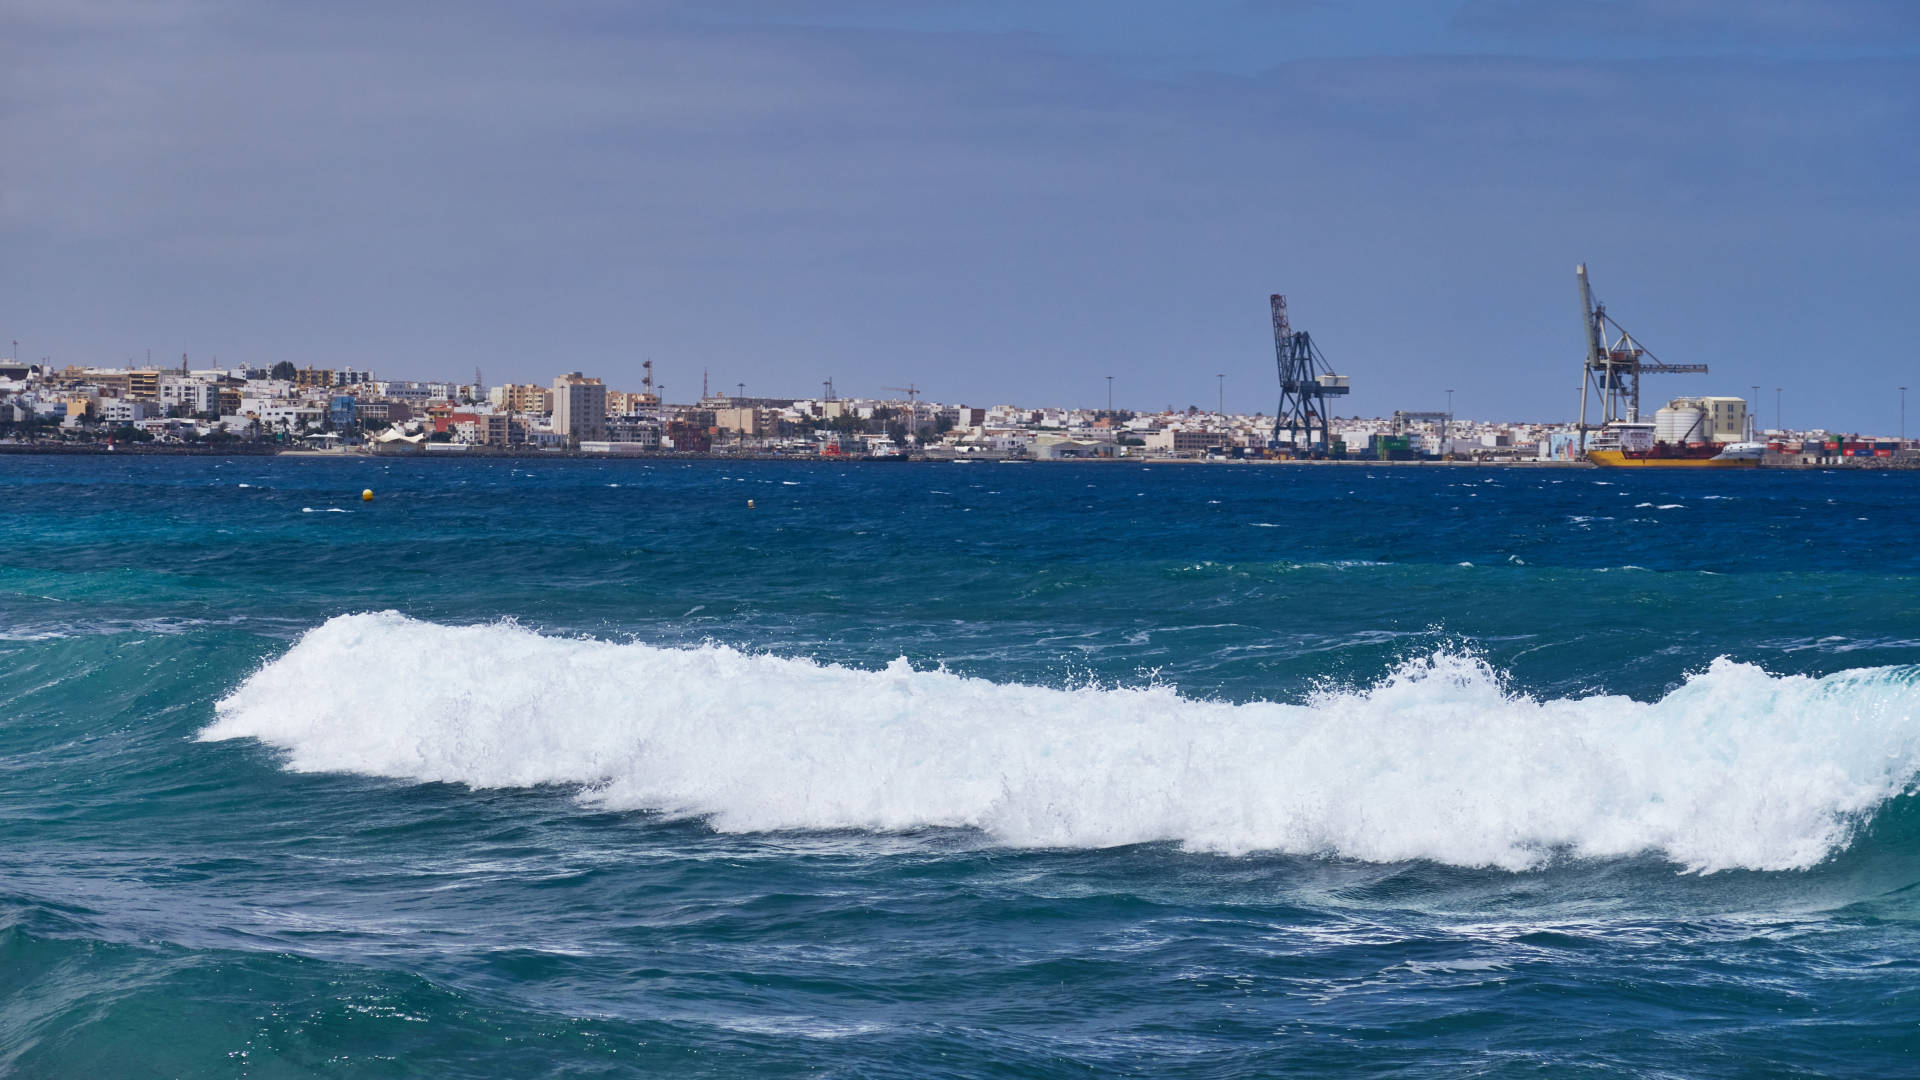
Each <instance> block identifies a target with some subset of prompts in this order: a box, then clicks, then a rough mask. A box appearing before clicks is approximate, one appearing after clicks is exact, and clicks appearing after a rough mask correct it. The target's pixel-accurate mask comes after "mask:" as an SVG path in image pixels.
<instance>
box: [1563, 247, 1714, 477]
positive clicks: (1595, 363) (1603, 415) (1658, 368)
mask: <svg viewBox="0 0 1920 1080" xmlns="http://www.w3.org/2000/svg"><path fill="white" fill-rule="evenodd" d="M1573 273H1574V276H1575V277H1577V278H1579V279H1580V321H1581V322H1582V323H1583V324H1584V325H1585V330H1586V338H1587V360H1586V364H1585V366H1584V367H1583V368H1582V369H1581V378H1580V422H1579V423H1578V424H1577V425H1575V427H1576V428H1577V429H1578V431H1579V433H1580V436H1579V438H1580V452H1581V453H1585V452H1586V450H1587V432H1589V431H1592V430H1594V429H1596V428H1602V427H1605V426H1607V425H1608V424H1610V423H1613V422H1615V421H1618V420H1627V421H1637V420H1639V419H1640V376H1641V375H1704V374H1706V373H1707V365H1705V364H1669V363H1667V362H1665V361H1664V360H1661V359H1660V358H1659V357H1657V356H1655V355H1653V354H1652V353H1651V352H1648V351H1647V349H1646V347H1645V346H1643V345H1641V344H1640V342H1639V341H1638V340H1637V339H1636V338H1634V336H1633V335H1632V334H1630V333H1628V332H1627V329H1626V327H1624V326H1621V325H1620V324H1619V323H1617V322H1614V321H1613V317H1612V316H1610V315H1608V314H1607V305H1605V304H1598V303H1595V302H1594V299H1593V288H1592V286H1591V285H1589V284H1588V282H1587V264H1586V263H1581V264H1580V265H1578V266H1576V267H1574V270H1573ZM1609 336H1611V337H1613V343H1612V344H1608V343H1607V338H1608V337H1609ZM1589 390H1591V391H1593V392H1594V394H1596V395H1597V396H1598V397H1599V398H1600V422H1599V423H1598V424H1589V423H1587V392H1588V391H1589Z"/></svg>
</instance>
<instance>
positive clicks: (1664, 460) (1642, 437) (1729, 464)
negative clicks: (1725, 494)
mask: <svg viewBox="0 0 1920 1080" xmlns="http://www.w3.org/2000/svg"><path fill="white" fill-rule="evenodd" d="M1766 452H1767V444H1766V443H1759V442H1736V443H1715V442H1692V443H1679V442H1671V443H1670V442H1660V441H1657V440H1655V439H1654V425H1652V424H1645V423H1635V422H1631V421H1628V422H1625V423H1612V424H1608V425H1606V426H1605V427H1603V428H1601V429H1600V432H1599V434H1598V435H1596V436H1595V437H1594V440H1593V443H1592V445H1590V446H1589V447H1588V448H1587V460H1588V461H1590V462H1592V463H1593V464H1595V465H1598V466H1601V467H1602V468H1609V469H1613V468H1660V469H1752V468H1757V467H1758V466H1759V464H1760V459H1761V457H1763V456H1765V454H1766Z"/></svg>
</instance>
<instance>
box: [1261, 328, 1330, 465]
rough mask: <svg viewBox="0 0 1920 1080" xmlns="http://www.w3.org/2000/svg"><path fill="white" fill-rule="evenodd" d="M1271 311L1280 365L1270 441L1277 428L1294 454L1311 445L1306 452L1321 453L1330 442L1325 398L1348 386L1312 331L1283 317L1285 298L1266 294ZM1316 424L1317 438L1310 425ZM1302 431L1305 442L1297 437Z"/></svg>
mask: <svg viewBox="0 0 1920 1080" xmlns="http://www.w3.org/2000/svg"><path fill="white" fill-rule="evenodd" d="M1269 306H1270V307H1271V309H1272V312H1273V352H1274V358H1275V360H1276V362H1277V363H1278V364H1279V368H1280V407H1279V409H1278V410H1276V411H1275V413H1274V417H1273V441H1274V442H1275V443H1278V442H1279V441H1280V432H1281V431H1283V430H1284V431H1286V432H1287V440H1288V442H1289V444H1290V445H1291V446H1292V447H1293V450H1294V453H1296V454H1298V453H1300V452H1301V451H1302V450H1303V449H1305V448H1306V446H1307V445H1308V444H1310V445H1311V447H1312V450H1311V451H1310V452H1312V453H1316V454H1324V453H1326V452H1327V449H1328V448H1329V447H1331V446H1332V445H1333V431H1332V427H1331V420H1332V416H1331V414H1330V412H1329V410H1328V403H1327V399H1328V398H1330V397H1341V396H1344V395H1345V394H1346V393H1347V392H1348V390H1349V389H1350V387H1349V385H1348V382H1347V376H1345V375H1335V374H1334V373H1333V369H1332V368H1331V367H1329V366H1328V365H1327V358H1326V357H1324V356H1322V355H1320V349H1319V347H1318V346H1316V345H1314V343H1313V335H1311V334H1309V333H1307V332H1306V331H1305V330H1295V329H1294V328H1293V324H1292V323H1291V322H1290V321H1289V320H1288V317H1287V298H1286V297H1284V296H1282V295H1280V294H1279V293H1274V294H1273V295H1272V297H1270V298H1269ZM1316 427H1317V428H1319V438H1318V439H1315V438H1314V429H1315V428H1316ZM1303 431H1304V432H1305V433H1306V436H1307V444H1303V443H1301V441H1300V435H1301V433H1302V432H1303Z"/></svg>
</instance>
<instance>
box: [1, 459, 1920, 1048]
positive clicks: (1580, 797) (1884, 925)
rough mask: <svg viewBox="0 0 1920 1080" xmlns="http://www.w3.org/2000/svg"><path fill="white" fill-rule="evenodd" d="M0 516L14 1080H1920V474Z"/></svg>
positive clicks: (336, 498)
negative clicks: (1567, 1079) (1919, 898)
mask: <svg viewBox="0 0 1920 1080" xmlns="http://www.w3.org/2000/svg"><path fill="white" fill-rule="evenodd" d="M0 473H3V474H4V477H5V481H6V484H5V487H6V496H5V498H4V499H0V552H4V555H0V656H3V657H4V661H3V662H0V1075H4V1076H7V1077H33V1078H38V1077H88V1078H94V1077H261V1078H266V1077H304V1076H314V1075H326V1076H354V1077H361V1076H365V1077H435V1078H447V1077H476V1078H478V1077H609V1076H641V1075H647V1076H676V1077H677V1076H688V1077H746V1076H764V1077H786V1076H802V1075H806V1076H827V1077H861V1078H879V1077H903V1078H904V1077H913V1078H922V1077H1091V1076H1140V1077H1196V1078H1197V1077H1222V1078H1225V1077H1266V1076H1289V1075H1293V1076H1314V1077H1328V1076H1369V1077H1374V1076H1392V1077H1466V1076H1474V1077H1509V1076H1515V1077H1518V1076H1527V1077H1533V1076H1596V1077H1609V1076H1635V1077H1638V1076H1659V1077H1751V1076H1787V1075H1793V1076H1803V1075H1824V1076H1847V1077H1889V1076H1909V1075H1914V1074H1916V1073H1920V906H1917V904H1916V899H1915V897H1916V892H1915V886H1916V884H1920V807H1916V805H1915V801H1914V799H1913V798H1912V796H1911V792H1912V790H1913V787H1914V783H1915V780H1916V778H1917V777H1920V619H1917V616H1920V591H1917V590H1916V587H1915V586H1916V583H1920V546H1917V545H1916V544H1915V543H1914V541H1913V537H1914V524H1915V521H1916V513H1917V512H1920V487H1916V484H1915V481H1914V478H1913V476H1912V475H1911V474H1906V473H1897V472H1873V473H1858V474H1853V473H1812V474H1809V473H1793V474H1783V473H1777V472H1769V471H1732V472H1719V471H1716V472H1712V473H1700V472H1687V471H1674V472H1664V471H1659V470H1646V471H1632V472H1625V471H1611V472H1610V471H1599V470H1566V469H1537V470H1534V469H1499V468H1476V467H1454V468H1442V467H1434V468H1395V467H1372V468H1370V467H1365V466H1330V467H1305V466H1294V467H1263V466H1175V465H1166V464H1150V465H1140V464H1086V465H1073V464H1059V465H1037V464H1036V465H1000V464H993V463H972V464H965V465H957V464H868V465H846V464H831V463H811V462H809V463H802V462H792V463H786V462H758V463H729V462H722V461H696V462H678V461H668V460H647V461H607V462H588V461H579V460H555V461H544V460H527V461H521V460H470V461H469V460H459V461H455V460H445V461H439V460H436V461H405V460H402V461H392V460H385V459H371V458H363V459H352V458H349V459H320V458H308V459H254V458H234V459H231V460H222V459H219V458H191V459H189V458H155V457H128V458H116V457H112V456H99V457H29V456H7V457H4V458H0ZM363 488H371V489H372V490H373V491H374V494H375V497H374V499H373V501H371V502H363V501H361V499H360V497H359V495H360V491H361V490H362V489H363ZM750 504H751V505H750Z"/></svg>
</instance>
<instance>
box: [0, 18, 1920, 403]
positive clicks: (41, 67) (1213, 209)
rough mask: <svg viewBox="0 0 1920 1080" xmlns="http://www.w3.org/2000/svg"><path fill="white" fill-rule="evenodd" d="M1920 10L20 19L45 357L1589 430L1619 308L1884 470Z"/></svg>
mask: <svg viewBox="0 0 1920 1080" xmlns="http://www.w3.org/2000/svg"><path fill="white" fill-rule="evenodd" d="M1917 54H1920V3H1914V2H1909V0H1821V2H1815V0H1745V2H1737V0H1578V2H1563V0H1350V2H1340V0H1190V2H1187V3H1182V4H1145V3H1139V4H1120V3H1095V2H1091V0H1062V2H1058V3H1044V2H1034V0H1026V2H1014V0H976V2H961V0H947V2H940V0H897V2H883V0H793V2H789V3H778V2H774V0H700V2H693V0H685V2H681V0H654V2H635V3H614V2H609V0H555V2H546V3H520V4H508V3H489V2H484V0H482V2H472V0H462V2H425V3H412V4H405V3H392V2H383V3H372V2H366V0H338V2H330V3H324V4H321V3H291V2H285V3H282V2H274V0H255V2H244V3H243V2H229V0H0V266H4V269H0V349H5V348H6V345H5V341H6V340H8V339H14V338H17V339H19V341H20V343H21V344H20V352H21V354H22V355H23V356H25V357H27V358H31V359H38V358H40V357H42V356H50V357H52V359H53V360H54V361H55V362H120V361H124V360H126V359H127V358H128V357H140V356H144V354H145V350H146V349H148V348H151V349H152V350H153V353H154V355H155V356H156V357H172V358H175V359H177V358H178V356H179V354H180V353H181V352H183V351H185V352H188V353H190V354H192V356H193V357H194V359H195V360H196V362H198V361H202V360H210V359H211V358H212V357H215V356H218V357H219V358H220V360H221V361H222V362H227V363H233V362H247V363H268V362H272V361H275V360H282V359H285V360H292V361H294V362H295V363H297V364H302V365H304V364H308V363H312V364H316V365H322V366H338V365H342V364H353V365H355V366H357V367H363V368H364V367H371V368H373V369H374V370H376V371H378V372H380V373H382V374H384V375H394V376H407V375H414V376H422V377H442V378H454V377H457V378H461V379H466V378H470V377H471V374H472V371H473V369H474V368H475V367H479V368H482V369H483V370H484V372H485V374H486V376H487V378H488V380H489V381H501V380H504V379H507V378H514V379H541V380H543V381H544V380H545V379H546V378H548V377H550V375H551V374H552V373H554V372H556V371H561V370H570V369H576V368H577V369H581V370H585V371H588V372H591V373H597V374H601V375H603V376H605V377H606V378H607V379H608V380H609V382H611V383H612V384H614V385H615V386H616V387H619V386H631V385H635V384H637V382H638V379H639V366H640V362H641V361H642V360H643V359H645V358H647V357H652V358H653V359H654V360H655V362H656V365H657V370H658V372H659V373H660V377H661V379H662V380H663V381H664V382H665V383H666V384H667V386H668V390H669V396H670V397H672V398H675V399H686V398H690V397H691V396H692V395H693V394H694V393H696V392H697V390H698V385H699V380H700V372H701V369H702V368H707V369H710V370H711V372H712V377H713V382H714V384H715V386H716V387H720V386H725V387H732V386H733V385H734V384H735V383H739V382H744V383H746V386H747V390H748V392H749V393H764V394H773V393H782V394H807V393H810V392H815V391H817V390H818V389H819V385H820V381H821V380H822V379H824V378H826V377H828V376H832V377H834V379H835V381H836V383H837V385H838V387H839V388H840V390H841V391H842V392H843V393H847V394H872V393H877V392H878V391H879V388H880V387H882V386H892V385H905V384H906V383H907V382H908V381H912V382H914V383H916V384H918V385H919V386H921V387H924V388H926V390H927V391H928V393H929V394H930V395H932V396H933V397H935V398H938V399H941V400H946V401H965V402H968V403H974V404H992V403H994V402H998V401H1007V400H1019V401H1023V402H1032V403H1042V402H1045V403H1059V404H1083V405H1094V404H1099V403H1102V402H1103V401H1104V397H1105V385H1106V384H1105V382H1104V378H1103V377H1104V376H1106V375H1108V374H1112V375H1114V376H1115V377H1116V379H1115V386H1116V398H1117V401H1118V403H1119V404H1121V405H1123V406H1131V407H1135V408H1158V407H1161V406H1165V405H1168V404H1174V405H1180V406H1184V405H1187V404H1189V403H1192V404H1199V405H1202V406H1203V407H1205V406H1210V405H1211V404H1212V403H1213V401H1214V399H1215V379H1214V376H1215V374H1216V373H1225V374H1226V375H1227V398H1228V405H1229V406H1230V407H1233V408H1238V409H1243V410H1254V409H1264V410H1267V411H1271V410H1272V408H1273V401H1274V398H1275V396H1276V395H1275V392H1274V391H1275V386H1274V382H1275V380H1274V373H1273V355H1272V345H1271V339H1270V335H1269V330H1268V327H1267V312H1266V307H1267V300H1266V298H1267V294H1268V293H1269V292H1274V291H1280V292H1285V293H1287V294H1288V297H1289V299H1290V301H1291V304H1292V309H1293V313H1294V321H1295V324H1296V325H1297V326H1301V327H1304V328H1306V329H1309V330H1312V331H1313V332H1314V335H1315V337H1316V338H1317V339H1318V340H1319V342H1320V344H1321V346H1322V348H1323V349H1324V350H1325V352H1326V353H1327V355H1328V357H1329V358H1330V359H1331V360H1332V361H1333V362H1334V364H1335V366H1337V367H1338V368H1340V369H1341V370H1343V371H1345V372H1347V373H1349V374H1351V375H1352V377H1353V381H1354V386H1355V392H1354V395H1353V398H1352V399H1351V400H1352V402H1353V408H1354V410H1355V411H1359V412H1364V413H1369V414H1378V413H1383V412H1389V411H1391V410H1393V409H1395V408H1416V409H1417V408H1437V407H1440V406H1442V405H1443V404H1444V401H1445V394H1444V390H1445V389H1446V388H1448V387H1452V388H1455V389H1456V390H1457V394H1456V404H1457V408H1458V409H1459V411H1460V412H1461V413H1463V414H1471V415H1475V416H1499V417H1552V418H1560V417H1563V416H1565V415H1567V414H1569V413H1571V411H1572V409H1573V407H1574V405H1575V403H1576V399H1577V389H1576V388H1577V385H1578V367H1577V365H1578V359H1579V356H1580V350H1581V346H1580V340H1579V336H1578V334H1579V326H1578V321H1577V320H1578V311H1577V307H1576V299H1575V292H1574V281H1573V266H1574V263H1575V262H1577V261H1580V260H1586V261H1587V262H1589V263H1590V264H1591V267H1592V272H1593V275H1594V280H1595V283H1596V287H1597V290H1598V292H1599V294H1600V296H1601V298H1602V299H1604V300H1606V301H1607V303H1608V305H1609V308H1610V310H1611V311H1612V312H1613V313H1614V314H1615V315H1617V316H1618V317H1619V318H1620V319H1621V321H1622V322H1624V323H1626V324H1627V326H1628V327H1629V328H1631V329H1633V330H1634V331H1635V332H1636V333H1637V334H1639V335H1640V336H1641V337H1642V338H1643V339H1644V340H1645V341H1646V343H1647V344H1649V345H1650V346H1651V347H1652V348H1653V349H1654V350H1655V351H1656V352H1657V353H1658V354H1660V355H1661V356H1662V357H1664V358H1666V359H1669V360H1675V361H1705V362H1708V363H1710V364H1712V365H1713V369H1714V373H1713V374H1712V375H1710V376H1705V377H1684V378H1683V377H1672V378H1666V379H1660V380H1655V379H1649V380H1648V384H1649V387H1650V390H1651V394H1650V396H1652V397H1661V398H1664V397H1665V396H1669V395H1671V394H1675V393H1683V392H1732V393H1741V394H1744V393H1746V391H1747V387H1748V386H1750V385H1753V384H1759V385H1762V386H1764V387H1766V390H1765V392H1764V395H1763V396H1764V398H1765V400H1766V402H1767V405H1768V407H1767V409H1766V411H1765V418H1766V420H1767V421H1768V422H1769V423H1770V422H1771V421H1772V419H1773V416H1772V408H1771V402H1772V399H1773V393H1772V388H1773V387H1774V386H1784V387H1785V388H1786V400H1787V408H1786V420H1787V421H1788V422H1789V423H1790V424H1793V423H1797V424H1802V425H1806V424H1814V423H1829V424H1831V425H1834V426H1837V427H1847V428H1855V429H1861V428H1864V429H1878V430H1891V429H1892V428H1894V427H1895V426H1896V425H1897V423H1898V413H1897V393H1896V391H1895V390H1894V387H1895V386H1897V385H1899V384H1901V383H1911V384H1912V385H1914V386H1915V387H1916V393H1915V395H1914V406H1915V408H1914V419H1913V421H1912V423H1910V424H1909V428H1910V431H1911V432H1920V366H1917V365H1916V364H1915V362H1914V360H1913V355H1912V354H1913V347H1912V345H1911V336H1912V332H1911V329H1910V327H1911V324H1912V320H1911V319H1910V318H1909V317H1908V315H1909V313H1910V312H1911V311H1913V310H1914V307H1915V305H1914V302H1913V299H1912V296H1911V293H1912V290H1913V288H1914V285H1915V280H1914V279H1915V273H1914V271H1915V268H1916V262H1917V259H1916V254H1915V253H1916V250H1917V249H1920V248H1917V243H1916V242H1917V241H1920V215H1917V214H1916V209H1915V200H1914V195H1913V190H1914V189H1913V185H1914V182H1915V178H1916V175H1917V174H1920V62H1917Z"/></svg>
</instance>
